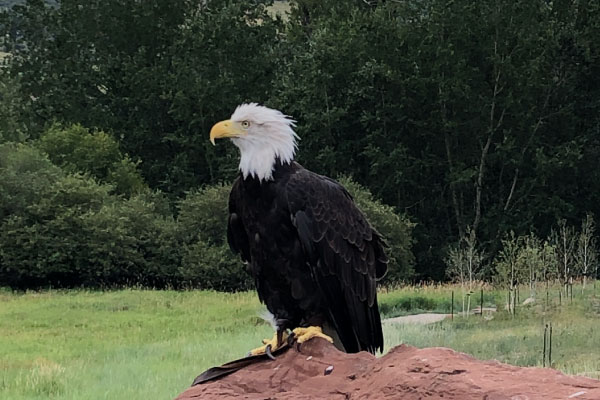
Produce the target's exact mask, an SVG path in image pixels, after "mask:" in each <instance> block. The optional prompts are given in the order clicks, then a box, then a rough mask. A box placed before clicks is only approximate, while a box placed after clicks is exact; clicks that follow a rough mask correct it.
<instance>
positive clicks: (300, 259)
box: [210, 103, 388, 354]
mask: <svg viewBox="0 0 600 400" xmlns="http://www.w3.org/2000/svg"><path fill="white" fill-rule="evenodd" d="M294 127H295V121H293V120H292V119H290V118H289V117H288V116H286V115H284V114H283V113H281V112H280V111H277V110H274V109H270V108H267V107H264V106H260V105H258V104H256V103H250V104H242V105H240V106H238V107H237V108H236V110H235V112H234V113H233V114H232V115H231V118H230V119H228V120H225V121H221V122H219V123H217V124H215V125H214V126H213V127H212V129H211V131H210V140H211V142H212V144H213V145H214V144H215V139H218V138H230V139H231V141H232V142H233V144H234V145H236V146H237V147H238V148H239V150H240V155H241V157H240V164H239V169H240V174H239V176H238V178H237V179H236V180H235V182H234V183H233V186H232V189H231V194H230V197H229V221H228V225H227V239H228V242H229V245H230V247H231V249H232V250H233V251H234V252H236V253H239V255H240V256H241V258H242V261H243V262H244V263H246V264H247V266H248V270H249V271H250V273H251V274H252V276H253V278H254V280H255V283H256V290H257V292H258V296H259V299H260V301H261V302H263V303H264V304H265V305H266V307H267V309H268V310H269V312H270V313H271V314H272V315H273V317H274V321H275V327H276V333H275V335H274V337H273V339H270V340H267V339H265V340H264V341H263V343H264V346H261V347H259V348H257V349H254V350H253V351H251V354H261V353H264V352H270V351H271V350H274V349H277V348H279V347H280V346H281V345H282V341H283V338H284V337H285V338H287V337H288V335H287V332H290V331H291V332H293V334H291V333H290V335H291V336H294V337H295V340H297V342H298V343H302V342H304V341H306V340H308V339H310V338H312V337H322V338H324V339H326V340H329V341H330V342H333V343H334V344H335V345H336V346H337V347H338V348H339V349H341V350H343V351H346V352H348V353H355V352H359V351H362V350H366V351H369V352H371V353H375V351H376V350H377V349H379V351H383V334H382V330H381V319H380V316H379V309H378V306H377V291H376V282H377V281H378V280H379V279H381V278H382V277H383V276H384V275H385V273H386V271H387V262H388V259H387V257H386V254H385V250H384V248H385V247H386V245H385V243H384V240H383V239H382V237H381V235H380V234H379V233H378V232H377V231H376V230H375V229H373V227H371V225H370V224H369V222H368V221H367V219H366V218H365V216H364V215H363V213H362V212H361V211H360V210H359V209H358V208H357V206H356V204H355V203H354V201H353V198H352V196H351V195H350V194H349V193H348V192H347V191H346V189H345V188H344V187H343V186H342V185H340V184H339V183H338V182H336V181H335V180H333V179H330V178H328V177H325V176H321V175H318V174H316V173H314V172H311V171H309V170H307V169H305V168H303V167H302V166H301V165H300V164H298V163H297V162H295V161H294V155H295V152H296V149H297V140H298V136H297V134H296V133H295V132H294V130H293V128H294Z"/></svg>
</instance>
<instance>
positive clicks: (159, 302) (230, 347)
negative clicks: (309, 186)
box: [0, 286, 600, 400]
mask: <svg viewBox="0 0 600 400" xmlns="http://www.w3.org/2000/svg"><path fill="white" fill-rule="evenodd" d="M451 290H452V288H450V287H439V288H421V289H415V288H406V289H399V290H394V291H391V292H387V293H381V295H380V302H381V304H382V310H383V311H384V312H385V315H386V316H393V315H402V314H406V313H410V312H411V311H415V310H425V311H441V312H446V311H447V309H449V303H450V301H449V299H450V291H451ZM458 293H460V291H459V290H456V289H455V294H456V296H457V298H456V300H455V302H456V304H457V305H458V304H459V303H460V295H459V294H458ZM574 293H575V298H574V299H573V304H568V303H569V302H567V304H566V305H565V304H563V306H562V307H558V306H557V305H556V306H554V305H552V304H553V303H558V299H557V297H551V298H550V303H551V306H550V307H548V308H546V307H544V306H543V305H536V306H533V307H529V308H524V307H523V308H521V309H519V310H518V312H517V315H516V317H512V316H510V315H509V314H508V313H506V312H502V311H499V312H498V313H496V314H495V315H494V316H493V318H491V319H489V318H488V319H485V318H481V317H479V316H471V317H469V318H468V319H466V318H458V317H455V318H454V320H449V319H448V320H445V321H442V322H441V323H436V324H431V325H391V324H386V325H385V332H384V334H385V339H386V348H387V349H389V348H391V347H393V346H395V345H397V344H400V343H408V344H412V345H416V346H420V347H424V346H446V347H451V348H454V349H456V350H460V351H464V352H467V353H470V354H473V355H474V356H475V357H478V358H482V359H498V360H501V361H505V362H508V363H512V364H516V365H534V366H535V365H541V359H542V357H541V352H542V337H543V331H544V325H545V324H546V323H549V322H552V325H553V328H554V335H553V363H554V366H555V367H556V368H559V369H561V370H564V371H565V372H568V373H577V374H585V375H588V376H592V377H599V376H598V371H600V347H599V346H598V345H597V344H598V343H600V329H598V328H600V297H599V296H600V290H598V291H597V292H596V293H594V292H593V290H592V288H591V286H590V287H589V289H588V290H587V291H586V293H585V296H582V295H581V290H580V289H578V288H575V289H574ZM475 297H476V298H477V299H479V297H478V296H475ZM502 299H503V296H502V293H500V292H489V293H487V292H486V297H485V299H484V303H485V305H486V306H487V305H490V303H492V304H493V303H494V302H497V303H498V305H499V306H500V307H499V309H502V305H501V304H500V303H501V302H502ZM478 301H479V300H477V301H476V303H477V304H478ZM261 310H262V307H261V306H260V304H259V303H258V300H257V298H256V295H255V294H254V293H238V294H223V293H214V292H199V291H184V292H176V291H152V290H120V291H108V292H100V291H82V290H79V291H45V292H40V293H37V292H29V293H25V294H15V293H12V292H10V291H0V399H48V398H53V399H127V400H134V399H150V398H152V399H170V398H173V397H175V395H177V394H178V393H179V392H181V391H182V390H184V389H185V388H186V387H187V386H189V384H190V383H191V380H192V379H193V378H194V377H195V376H196V375H197V374H199V373H200V372H202V371H203V370H205V369H206V368H208V367H210V366H213V365H216V364H220V363H222V362H225V361H228V360H232V359H235V358H238V357H240V356H243V355H244V354H245V353H246V352H247V351H248V349H249V348H251V347H255V346H256V345H258V343H259V340H260V339H261V338H263V337H267V336H271V328H270V326H268V325H267V324H266V323H264V322H263V321H262V320H261V319H260V318H259V317H258V314H259V313H260V311H261Z"/></svg>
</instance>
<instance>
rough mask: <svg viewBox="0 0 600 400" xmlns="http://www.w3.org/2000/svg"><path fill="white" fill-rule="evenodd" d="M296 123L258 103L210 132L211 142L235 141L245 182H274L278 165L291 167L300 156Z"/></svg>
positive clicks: (239, 109) (245, 106)
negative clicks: (297, 156) (274, 170)
mask: <svg viewBox="0 0 600 400" xmlns="http://www.w3.org/2000/svg"><path fill="white" fill-rule="evenodd" d="M294 122H295V121H294V120H293V119H291V118H290V117H289V116H287V115H284V114H283V113H282V112H281V111H278V110H273V109H272V108H267V107H264V106H260V105H258V104H256V103H249V104H242V105H240V106H238V107H237V108H236V109H235V111H234V113H233V114H232V115H231V118H230V119H228V120H225V121H221V122H219V123H217V124H215V126H213V127H212V129H211V130H210V141H211V142H212V144H213V145H214V144H215V139H219V138H231V141H232V142H233V144H235V145H236V146H237V147H238V148H239V149H240V153H241V157H240V171H242V174H243V176H244V178H247V177H248V176H254V177H256V178H257V179H259V180H261V181H263V180H270V179H272V178H273V169H274V167H275V162H276V161H277V159H279V160H280V161H281V162H282V163H284V164H286V163H290V162H291V161H292V160H293V159H294V154H295V153H296V148H297V140H299V137H298V135H297V134H296V132H294V130H293V129H292V128H293V127H294V126H295V124H294Z"/></svg>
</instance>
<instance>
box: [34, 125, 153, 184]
mask: <svg viewBox="0 0 600 400" xmlns="http://www.w3.org/2000/svg"><path fill="white" fill-rule="evenodd" d="M37 144H38V146H39V148H40V149H42V150H43V151H44V152H46V154H48V157H49V158H50V160H51V161H52V162H53V163H54V164H56V165H58V166H59V167H61V168H63V169H64V170H65V171H66V172H71V173H78V172H79V173H85V174H90V175H91V176H93V177H95V178H96V179H98V180H100V181H101V182H105V183H110V184H112V185H113V186H114V191H115V193H119V194H127V195H131V194H134V193H139V192H140V191H142V190H143V189H145V188H146V185H145V184H144V180H143V178H142V176H141V175H140V173H139V172H138V170H137V166H136V163H134V162H133V161H131V159H130V158H129V157H128V156H127V155H123V154H122V153H121V151H120V150H119V144H118V142H117V141H116V140H115V139H113V138H112V137H111V136H110V135H108V134H106V133H105V132H102V131H100V132H90V131H89V130H88V129H86V128H84V127H83V126H81V125H72V126H70V127H68V128H62V127H60V126H58V125H55V126H53V127H51V128H50V129H48V130H47V131H46V132H45V133H44V134H43V135H42V136H41V137H40V139H39V140H38V141H37Z"/></svg>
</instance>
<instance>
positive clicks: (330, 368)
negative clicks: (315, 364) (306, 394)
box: [325, 365, 333, 375]
mask: <svg viewBox="0 0 600 400" xmlns="http://www.w3.org/2000/svg"><path fill="white" fill-rule="evenodd" d="M332 372H333V365H330V366H329V367H327V368H325V375H329V374H330V373H332Z"/></svg>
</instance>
